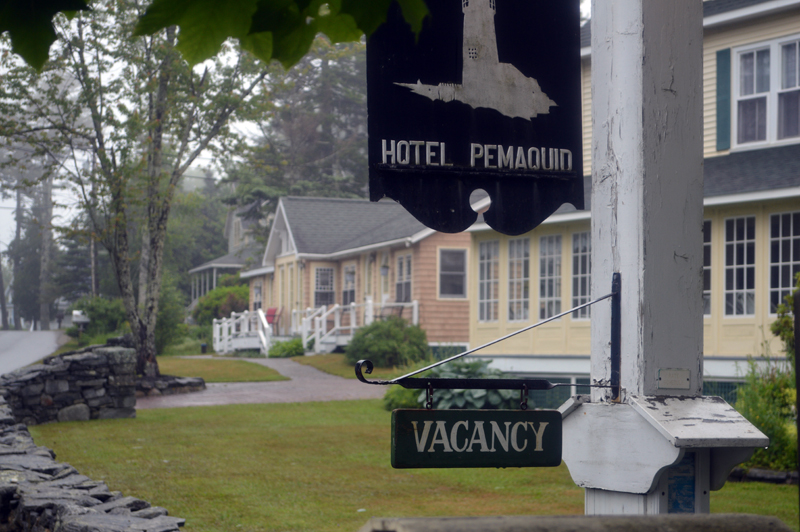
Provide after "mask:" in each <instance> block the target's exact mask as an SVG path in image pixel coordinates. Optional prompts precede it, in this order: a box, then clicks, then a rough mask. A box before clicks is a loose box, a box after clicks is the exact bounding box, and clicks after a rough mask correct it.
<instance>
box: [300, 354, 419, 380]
mask: <svg viewBox="0 0 800 532" xmlns="http://www.w3.org/2000/svg"><path fill="white" fill-rule="evenodd" d="M292 360H294V361H295V362H299V363H300V364H303V365H305V366H312V367H315V368H317V369H318V370H320V371H324V372H325V373H330V374H331V375H338V376H340V377H345V378H346V379H355V378H356V373H355V369H354V365H353V364H350V363H349V362H347V361H346V360H345V358H344V355H343V354H338V353H330V354H325V355H312V356H306V357H295V358H293V359H292ZM429 364H433V361H432V360H426V361H423V362H420V363H418V364H415V365H412V366H410V367H406V368H375V369H373V370H372V373H371V374H370V375H369V376H367V375H366V374H365V375H364V376H365V377H367V378H368V379H384V380H386V379H393V378H395V377H400V376H401V375H405V374H406V373H410V372H412V371H414V370H415V369H417V368H421V367H424V366H427V365H429Z"/></svg>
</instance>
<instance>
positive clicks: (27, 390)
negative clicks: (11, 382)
mask: <svg viewBox="0 0 800 532" xmlns="http://www.w3.org/2000/svg"><path fill="white" fill-rule="evenodd" d="M43 389H44V384H41V383H38V384H29V385H28V386H25V387H23V388H22V390H21V393H22V395H25V396H27V395H39V394H40V393H42V390H43Z"/></svg>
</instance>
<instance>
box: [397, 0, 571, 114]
mask: <svg viewBox="0 0 800 532" xmlns="http://www.w3.org/2000/svg"><path fill="white" fill-rule="evenodd" d="M461 11H462V12H463V13H464V37H463V42H462V57H463V68H462V71H461V72H462V76H461V84H460V85H459V84H455V83H439V85H426V84H423V83H421V82H420V81H419V80H417V82H416V83H395V84H396V85H400V86H402V87H407V88H409V89H411V90H412V91H413V92H414V93H416V94H419V95H421V96H425V97H427V98H430V99H431V100H442V101H445V102H450V101H453V100H457V101H459V102H463V103H465V104H467V105H469V106H470V107H472V108H473V109H475V108H478V107H483V108H487V109H494V110H496V111H498V112H499V113H501V114H503V115H505V116H508V117H511V118H524V119H527V120H530V119H532V118H535V117H536V116H537V115H540V114H548V113H549V112H550V107H554V106H556V105H557V104H556V103H555V102H554V101H553V100H551V99H550V98H549V97H548V96H547V95H546V94H545V93H544V92H542V89H541V87H539V82H538V81H536V80H535V79H534V78H529V77H527V76H525V75H524V74H523V73H522V72H520V71H519V70H518V69H517V68H516V67H515V66H514V65H512V64H510V63H501V62H500V60H499V59H498V55H497V36H496V33H495V27H494V15H495V0H461Z"/></svg>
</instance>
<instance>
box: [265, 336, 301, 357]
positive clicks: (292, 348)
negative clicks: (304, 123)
mask: <svg viewBox="0 0 800 532" xmlns="http://www.w3.org/2000/svg"><path fill="white" fill-rule="evenodd" d="M303 355H305V351H304V350H303V341H302V340H301V339H300V338H292V339H291V340H286V341H285V342H272V345H271V346H269V353H268V356H269V358H289V357H301V356H303Z"/></svg>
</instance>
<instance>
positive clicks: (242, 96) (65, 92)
mask: <svg viewBox="0 0 800 532" xmlns="http://www.w3.org/2000/svg"><path fill="white" fill-rule="evenodd" d="M137 9H139V5H138V4H137V3H135V2H134V1H130V0H123V1H120V2H115V3H109V4H104V5H96V6H95V8H94V9H93V11H92V12H91V13H81V14H78V15H77V16H76V17H75V18H74V19H73V20H72V21H67V20H60V21H57V22H58V23H57V26H56V28H57V33H58V35H59V40H58V41H57V43H56V44H55V49H56V50H57V51H58V55H57V56H54V57H53V58H52V60H51V61H50V62H49V63H48V65H47V67H46V69H45V70H44V71H43V72H42V73H41V74H40V75H37V74H36V73H35V72H34V71H33V70H32V69H31V68H29V67H27V66H25V65H20V64H19V62H18V61H14V60H13V57H11V56H8V55H6V60H5V62H4V64H3V66H4V67H5V69H6V72H7V74H6V75H5V76H4V77H3V79H2V82H0V83H1V85H0V86H1V87H2V88H1V89H0V90H2V98H1V99H2V102H3V103H2V104H0V108H2V112H0V115H2V118H0V133H2V134H3V135H4V136H5V137H7V138H9V139H12V140H13V142H15V143H17V144H22V145H26V146H29V147H30V148H31V149H32V150H35V151H36V152H37V153H41V154H43V155H45V156H48V157H50V159H51V160H52V161H53V162H57V163H58V170H59V172H60V173H61V175H62V176H63V177H64V178H66V179H68V180H69V181H70V183H71V184H72V186H73V187H74V189H75V190H76V191H77V193H78V194H79V196H80V198H81V199H80V203H81V207H82V208H83V210H84V211H85V212H86V213H87V215H88V216H89V218H90V220H91V225H92V228H91V229H92V231H93V232H94V233H95V234H96V235H97V236H98V238H99V239H100V241H101V242H102V243H103V245H104V246H105V247H106V249H107V250H108V251H109V254H110V257H111V260H112V263H113V265H114V269H115V272H116V278H117V283H118V286H119V292H120V294H121V297H122V299H123V302H124V304H125V308H126V311H127V313H128V320H129V322H130V325H131V330H132V333H133V336H134V341H135V342H136V347H137V351H138V354H139V362H138V371H139V372H140V373H145V374H157V373H158V366H157V363H156V358H155V356H156V347H155V325H156V316H157V314H158V300H159V292H160V288H161V280H162V277H161V276H162V262H163V254H164V244H165V238H166V229H167V223H168V219H169V214H170V209H171V206H172V199H173V197H174V194H175V189H176V187H177V185H178V182H179V180H180V178H181V176H182V175H183V173H184V172H185V171H186V170H187V169H188V168H189V166H190V165H191V164H192V163H193V162H194V161H195V160H196V159H197V157H198V156H199V155H200V154H201V153H206V152H211V153H220V152H221V151H224V149H225V148H226V147H227V146H235V143H236V139H235V138H234V136H233V135H231V132H230V130H229V129H228V126H227V124H228V120H229V119H230V118H231V117H232V116H233V115H234V113H235V112H237V111H238V110H241V109H243V108H244V107H246V106H248V105H252V104H253V102H256V101H257V99H258V97H260V96H261V84H262V82H263V80H264V78H265V77H266V76H267V75H268V74H269V73H270V69H269V68H267V67H265V66H264V65H262V64H260V63H259V62H258V61H256V60H254V59H253V58H252V56H250V55H249V54H244V53H240V52H239V51H238V50H236V49H235V48H234V47H233V46H226V48H225V50H224V51H223V55H222V56H221V58H220V59H217V60H215V61H213V62H208V64H206V65H204V68H203V69H202V70H201V69H199V68H198V69H191V68H190V67H189V66H188V65H187V64H186V63H185V62H184V61H182V60H181V58H180V56H179V55H178V53H177V51H176V48H175V47H176V44H177V37H176V30H175V28H172V27H171V28H168V29H166V30H164V31H161V32H159V33H157V34H156V35H153V36H150V37H146V38H133V37H131V36H130V35H131V33H132V30H133V26H134V24H135V23H136V21H137V20H138V16H139V15H140V14H141V12H140V11H137ZM63 154H66V158H64V155H63ZM136 239H139V240H140V242H141V246H140V251H139V254H138V257H136V256H134V254H133V251H134V249H135V247H136V246H135V243H134V241H135V240H136ZM135 259H138V260H136V263H134V260H135ZM136 264H138V273H139V275H138V279H139V280H140V281H142V280H143V281H142V282H139V283H138V286H137V283H136V282H135V280H134V279H135V278H136V277H137V275H136V273H137V272H136ZM137 296H138V297H137ZM137 299H138V301H137Z"/></svg>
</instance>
